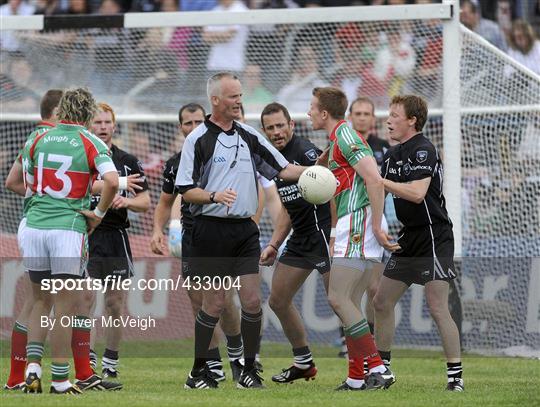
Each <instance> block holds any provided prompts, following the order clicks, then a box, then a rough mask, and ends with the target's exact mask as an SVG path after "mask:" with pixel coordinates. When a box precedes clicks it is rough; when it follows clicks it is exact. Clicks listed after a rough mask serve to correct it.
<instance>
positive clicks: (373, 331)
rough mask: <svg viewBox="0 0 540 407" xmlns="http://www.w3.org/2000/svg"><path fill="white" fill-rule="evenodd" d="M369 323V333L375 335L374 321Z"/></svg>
mask: <svg viewBox="0 0 540 407" xmlns="http://www.w3.org/2000/svg"><path fill="white" fill-rule="evenodd" d="M367 324H368V325H369V332H371V335H375V322H368V323H367Z"/></svg>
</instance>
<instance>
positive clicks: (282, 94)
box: [277, 45, 326, 113]
mask: <svg viewBox="0 0 540 407" xmlns="http://www.w3.org/2000/svg"><path fill="white" fill-rule="evenodd" d="M297 54H298V61H297V62H296V63H295V64H294V65H295V67H296V70H295V71H294V73H293V74H292V77H291V79H290V81H289V84H287V85H285V86H284V87H283V88H281V90H280V91H279V93H278V96H277V99H278V102H279V103H281V104H282V105H284V106H287V107H288V109H289V111H290V112H291V113H299V112H305V111H306V106H309V103H310V102H311V96H312V94H311V92H312V90H313V88H316V87H324V86H326V83H325V82H324V81H323V80H322V79H321V78H320V75H319V62H318V59H317V54H316V53H315V50H314V49H313V48H312V47H311V46H309V45H303V46H302V45H301V46H299V48H298V53H297Z"/></svg>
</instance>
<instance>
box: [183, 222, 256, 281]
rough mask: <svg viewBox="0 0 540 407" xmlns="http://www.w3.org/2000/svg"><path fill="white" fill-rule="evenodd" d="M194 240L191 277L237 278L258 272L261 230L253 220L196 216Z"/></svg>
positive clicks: (191, 255)
mask: <svg viewBox="0 0 540 407" xmlns="http://www.w3.org/2000/svg"><path fill="white" fill-rule="evenodd" d="M192 239H193V240H192V244H191V254H190V259H189V267H190V273H191V276H199V277H205V276H209V277H216V276H217V277H224V276H231V277H236V276H242V275H246V274H257V273H258V272H259V258H260V256H261V247H260V243H259V228H258V227H257V225H256V224H255V222H253V221H252V220H251V218H245V219H236V218H218V217H213V216H197V217H196V218H195V222H194V224H193V234H192Z"/></svg>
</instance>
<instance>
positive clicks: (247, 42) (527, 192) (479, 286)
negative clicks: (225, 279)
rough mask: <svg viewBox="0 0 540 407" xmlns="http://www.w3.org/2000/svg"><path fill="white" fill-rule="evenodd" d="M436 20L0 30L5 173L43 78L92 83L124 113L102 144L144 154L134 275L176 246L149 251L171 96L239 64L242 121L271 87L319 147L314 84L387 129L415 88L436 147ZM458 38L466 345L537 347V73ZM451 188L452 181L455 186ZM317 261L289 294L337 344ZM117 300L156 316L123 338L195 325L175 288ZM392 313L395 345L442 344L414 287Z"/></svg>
mask: <svg viewBox="0 0 540 407" xmlns="http://www.w3.org/2000/svg"><path fill="white" fill-rule="evenodd" d="M227 29H233V30H234V32H233V34H232V38H233V39H232V40H231V44H229V45H224V44H220V43H218V42H217V41H218V40H217V39H216V38H217V37H218V36H219V34H221V35H223V33H224V32H225V30H227ZM442 32H443V30H442V22H441V21H440V20H423V21H420V20H412V21H373V22H343V23H313V24H266V25H257V26H248V25H243V26H242V25H238V26H227V27H216V26H205V27H173V28H171V27H166V28H149V29H81V30H58V31H47V32H38V31H24V30H21V31H16V32H5V31H4V32H2V35H3V41H4V38H6V35H9V38H10V40H12V42H11V44H13V43H14V44H15V45H16V50H10V51H7V50H4V51H3V52H2V53H1V58H2V60H1V67H2V72H1V81H2V82H1V84H0V91H1V100H2V104H1V113H2V120H1V121H0V128H1V132H2V136H3V148H2V150H1V153H0V154H1V157H2V166H1V171H2V179H5V177H6V176H7V172H8V170H9V167H10V166H11V164H12V162H13V160H14V159H15V157H16V155H17V152H18V150H19V149H20V148H21V146H22V145H23V142H24V140H25V138H26V136H27V134H28V133H29V132H30V131H31V130H32V128H33V126H34V125H35V122H36V120H37V113H38V112H39V100H40V97H41V96H42V95H43V94H44V92H45V91H46V90H47V89H50V88H66V87H71V86H81V85H85V86H88V87H89V88H90V89H91V90H92V92H93V93H94V95H95V96H96V99H97V100H98V101H104V102H107V103H109V104H110V105H111V106H113V108H114V109H115V111H116V114H117V115H118V116H119V117H120V121H119V123H118V124H119V125H118V131H117V134H116V138H115V139H114V143H115V144H117V145H118V146H120V147H121V148H123V149H125V150H127V151H129V152H131V153H132V154H134V155H135V156H137V157H138V158H139V159H140V160H141V161H142V163H143V166H144V169H145V172H146V176H147V178H148V183H149V186H150V193H151V198H152V209H151V210H150V211H149V212H148V213H146V214H134V213H131V214H130V218H131V224H132V226H131V228H130V230H129V234H130V239H131V244H132V249H133V253H134V256H135V268H136V278H147V279H148V278H175V277H176V276H177V275H178V273H179V265H178V261H177V260H174V259H172V258H170V257H155V256H153V255H152V254H151V252H150V250H149V240H150V236H151V230H152V217H153V208H154V207H155V204H156V203H157V201H158V198H159V193H160V186H161V171H162V166H163V164H164V162H165V161H166V160H167V159H168V158H169V157H170V156H171V155H172V154H173V153H175V152H176V151H177V150H178V146H179V144H178V136H177V113H178V109H179V108H180V106H182V105H183V104H186V103H190V102H197V103H200V104H202V105H203V106H205V107H208V102H207V98H206V86H205V82H206V78H207V77H208V75H209V74H211V73H213V72H216V71H218V70H231V71H233V72H236V73H238V74H239V76H240V77H241V79H242V83H243V103H244V107H245V109H246V113H247V117H248V121H249V122H250V124H252V125H254V126H255V127H256V128H258V127H259V122H258V115H259V114H260V112H261V110H262V108H263V107H264V106H265V105H266V104H267V103H270V102H272V101H279V102H281V103H283V104H284V105H285V106H287V107H288V109H289V110H290V112H291V113H292V114H293V117H294V118H295V119H296V121H297V126H296V134H297V135H298V136H301V137H309V138H310V139H312V141H314V142H315V143H316V144H317V145H319V146H321V147H324V146H326V144H327V140H326V138H325V137H324V135H322V134H320V133H317V132H313V131H312V130H311V128H310V124H309V122H308V121H307V115H306V112H307V110H308V107H309V101H310V98H311V90H312V88H313V87H315V86H325V85H333V86H337V87H340V88H341V89H342V90H344V92H345V93H346V94H347V96H348V98H349V100H352V99H354V98H355V97H357V96H360V95H362V96H368V97H370V98H371V99H372V100H373V101H374V103H375V106H376V109H377V112H378V120H377V124H376V129H375V130H376V133H377V134H378V136H379V137H383V138H384V137H385V125H384V120H385V116H384V110H386V109H387V108H388V102H389V100H390V98H391V97H392V96H394V95H396V94H403V93H414V94H419V95H422V96H424V97H425V98H426V99H427V100H428V103H429V106H430V109H431V111H432V113H431V115H430V117H429V120H428V123H427V125H426V128H425V133H426V135H427V137H429V138H430V139H431V140H432V141H433V142H434V143H435V144H436V145H437V146H438V147H439V149H441V150H442V141H443V139H442V137H443V133H442V127H443V125H442V123H443V121H442V114H444V112H442V110H441V108H442V100H443V98H444V94H443V87H442V83H443V81H442V79H443V69H442V44H443V36H442ZM13 41H14V42H13ZM231 50H232V51H231ZM461 52H462V60H461V76H460V77H459V78H458V77H457V76H456V78H454V79H455V81H456V83H457V81H461V106H456V108H461V112H462V116H461V140H462V142H461V145H462V159H461V171H462V174H461V176H462V185H461V194H462V213H463V217H462V219H454V222H455V223H456V222H461V223H462V227H463V254H464V256H465V257H464V258H463V259H458V260H459V261H458V263H459V264H460V268H461V278H460V282H459V286H460V288H461V295H462V302H463V326H462V339H463V344H464V347H465V348H468V349H481V350H482V351H484V352H501V351H503V350H504V349H518V350H519V349H521V348H519V347H522V348H529V349H532V350H535V351H538V350H539V349H540V343H539V338H540V336H539V335H540V333H539V329H540V328H539V327H540V321H539V320H540V317H539V312H540V311H539V304H540V300H539V293H540V268H539V266H538V263H537V262H535V261H534V259H533V258H535V257H540V256H539V252H540V249H539V248H540V226H539V203H538V201H539V197H540V189H539V188H540V113H539V106H538V101H539V100H540V83H539V80H538V77H537V76H536V77H535V76H534V75H530V74H529V73H527V72H526V71H524V70H522V69H520V68H519V67H517V66H515V65H513V64H511V63H509V62H508V60H507V59H506V58H504V57H502V56H500V55H499V54H498V53H497V52H495V51H493V50H492V48H491V47H489V46H486V45H485V44H484V42H483V41H481V40H479V39H478V37H477V36H476V35H474V34H472V33H470V32H466V31H463V32H462V33H461ZM539 63H540V61H539ZM444 74H446V75H451V73H444ZM451 137H459V135H458V134H454V135H451ZM442 155H443V157H444V160H445V161H447V162H448V161H450V160H452V157H448V156H444V151H442ZM453 187H455V188H454V189H453V193H456V194H459V193H460V186H459V185H455V186H453ZM0 205H1V206H2V223H1V225H0V231H1V234H2V241H3V244H2V256H3V261H2V270H1V274H0V290H1V294H2V307H0V332H1V335H2V336H7V335H8V332H9V330H10V329H11V323H12V322H13V318H14V317H15V316H16V314H17V312H18V311H19V310H20V306H21V304H22V301H23V298H24V296H23V295H22V294H21V293H22V291H21V290H22V283H21V281H22V279H21V278H20V277H22V275H23V272H22V264H21V263H20V258H18V250H17V248H16V231H17V226H18V223H19V220H20V213H21V199H20V198H19V197H18V196H16V195H14V194H13V193H11V192H9V191H6V190H5V189H2V197H1V199H0ZM387 216H388V219H389V223H390V225H391V231H392V234H394V235H396V233H397V231H398V230H399V223H398V221H397V220H396V218H395V214H393V213H392V210H391V208H390V209H389V208H387ZM260 229H261V241H262V242H265V241H267V240H268V238H269V236H270V234H271V232H272V225H271V223H270V221H269V217H268V216H267V214H265V215H264V217H263V220H262V223H261V226H260ZM4 242H5V243H4ZM316 274H317V273H312V275H311V276H310V277H309V279H308V280H307V282H306V284H305V285H304V286H303V287H302V289H301V290H300V292H299V293H298V295H297V296H296V298H295V303H296V305H297V307H298V309H299V310H300V312H301V314H302V316H303V319H304V322H305V324H306V328H307V330H308V337H309V340H310V341H311V342H318V343H324V344H333V343H334V342H335V341H336V339H337V337H338V333H337V327H338V320H337V318H336V316H335V315H334V314H333V313H332V311H331V310H330V308H329V306H328V304H327V300H326V296H325V293H324V289H323V287H322V283H321V279H320V278H319V277H318V276H317V275H316ZM262 276H263V295H264V313H265V320H264V321H265V330H264V335H263V339H264V340H267V341H286V338H285V337H284V335H283V331H282V329H281V325H280V323H279V320H278V319H277V317H276V316H275V315H274V314H273V313H272V311H271V310H270V308H269V306H268V302H267V299H268V294H269V289H270V285H271V276H272V270H271V269H270V268H263V269H262ZM98 297H99V296H98ZM359 300H360V299H359ZM101 301H102V300H100V302H99V305H98V310H97V314H98V315H99V313H100V312H101V311H102V302H101ZM126 313H129V314H131V315H139V316H141V317H143V316H148V315H150V316H152V317H154V318H156V320H157V327H156V328H154V329H149V330H148V331H146V332H141V331H140V330H138V329H128V330H127V333H126V335H125V338H126V340H130V339H175V338H183V337H191V336H192V335H193V317H192V313H191V307H190V306H189V301H188V299H187V296H186V294H185V292H184V291H183V290H182V289H179V290H162V291H151V292H150V291H144V292H140V291H132V292H130V293H129V299H128V301H127V305H126ZM396 324H397V333H396V344H397V345H402V346H423V347H429V346H439V345H440V341H439V338H438V334H437V329H436V326H435V325H434V324H433V322H432V321H431V320H430V318H429V313H428V311H427V309H426V306H425V300H424V297H423V290H422V288H421V287H414V288H413V289H412V290H409V292H408V293H407V294H406V295H405V296H404V298H403V299H402V300H401V301H400V303H399V304H398V307H397V313H396ZM100 334H101V332H100ZM263 353H264V348H263Z"/></svg>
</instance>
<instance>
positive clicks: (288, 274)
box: [261, 103, 332, 383]
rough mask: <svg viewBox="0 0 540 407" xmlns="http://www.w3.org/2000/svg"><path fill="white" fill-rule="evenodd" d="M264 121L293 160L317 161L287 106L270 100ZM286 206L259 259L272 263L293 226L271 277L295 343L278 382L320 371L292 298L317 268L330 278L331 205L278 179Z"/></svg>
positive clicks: (273, 295) (274, 304) (274, 302)
mask: <svg viewBox="0 0 540 407" xmlns="http://www.w3.org/2000/svg"><path fill="white" fill-rule="evenodd" d="M261 126H262V129H263V131H264V133H265V134H266V136H267V137H268V140H270V142H271V143H272V144H273V146H274V147H276V149H278V150H279V152H280V153H281V154H283V156H284V157H285V158H286V159H287V160H288V161H289V162H294V163H298V164H300V165H306V166H310V165H314V164H315V162H316V161H317V158H318V156H319V155H320V154H321V152H322V151H321V150H319V149H318V148H317V147H316V146H315V145H314V144H313V143H312V142H311V141H309V140H308V139H305V138H300V137H298V136H296V135H295V134H294V121H293V120H292V119H291V116H290V114H289V111H288V110H287V108H286V107H285V106H283V105H281V104H279V103H270V104H269V105H267V106H266V107H265V108H264V109H263V111H262V113H261ZM275 182H276V185H277V188H278V192H279V195H280V198H281V202H282V203H283V205H280V206H281V212H280V214H279V217H278V220H277V222H276V225H275V229H274V233H273V234H272V238H271V239H270V243H269V244H268V246H267V247H266V248H265V249H264V250H263V252H262V254H261V264H262V265H264V266H271V265H272V264H273V263H274V260H275V258H276V256H277V254H278V248H279V247H280V246H281V244H282V243H283V241H284V240H285V239H286V237H287V235H288V234H289V232H290V230H291V229H293V234H292V236H291V237H290V238H289V240H287V245H286V246H285V250H284V251H283V255H282V256H281V257H280V259H279V261H278V264H277V266H276V268H275V270H274V274H273V277H272V290H271V292H270V300H269V304H270V308H272V310H273V311H274V312H275V313H276V315H277V316H278V318H279V320H280V322H281V326H282V327H283V331H284V332H285V335H286V336H287V339H289V342H290V343H291V345H292V348H293V349H292V351H293V356H294V363H293V365H292V366H290V367H289V368H287V369H283V370H282V372H281V373H279V374H277V375H274V376H272V381H274V382H276V383H289V382H292V381H294V380H298V379H305V380H308V379H310V378H314V377H315V375H316V374H317V368H316V367H315V363H314V362H313V356H312V354H311V351H310V349H309V345H308V341H307V335H306V330H305V328H304V325H303V323H302V318H301V316H300V314H299V313H298V310H297V309H296V307H295V306H294V304H293V301H292V300H293V297H294V296H295V294H296V293H297V291H298V289H299V288H300V286H301V285H302V284H303V283H304V281H306V278H307V277H308V276H309V275H310V274H311V272H312V271H313V270H314V269H316V270H317V271H318V272H319V273H320V274H321V276H322V278H323V282H324V287H325V289H326V290H327V291H328V282H329V280H330V273H329V271H330V264H331V260H330V249H329V241H330V229H331V223H332V220H331V215H330V204H329V203H326V204H323V205H313V204H310V203H309V202H307V201H305V200H304V199H303V198H302V196H301V195H300V192H299V191H298V186H297V184H296V182H290V181H284V180H282V179H280V178H279V177H276V178H275Z"/></svg>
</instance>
